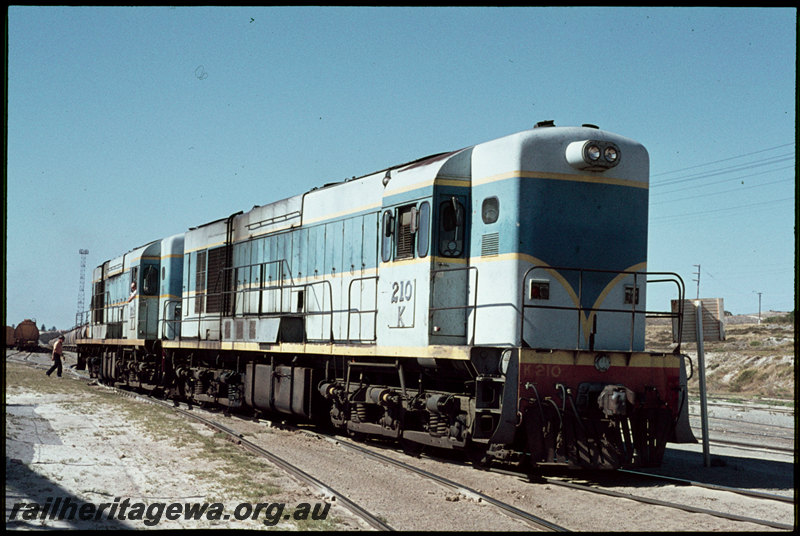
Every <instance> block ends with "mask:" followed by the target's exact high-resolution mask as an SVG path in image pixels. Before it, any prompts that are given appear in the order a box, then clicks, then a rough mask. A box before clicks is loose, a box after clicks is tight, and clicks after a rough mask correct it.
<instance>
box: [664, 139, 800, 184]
mask: <svg viewBox="0 0 800 536" xmlns="http://www.w3.org/2000/svg"><path fill="white" fill-rule="evenodd" d="M794 145H795V144H794V143H785V144H783V145H776V146H775V147H768V148H767V149H761V150H758V151H753V152H750V153H745V154H740V155H736V156H730V157H728V158H723V159H721V160H714V161H713V162H706V163H705V164H697V165H695V166H689V167H685V168H681V169H673V170H672V171H662V172H661V173H655V174H653V175H651V178H652V177H660V176H662V175H670V174H672V173H680V172H682V171H688V170H690V169H697V168H701V167H703V166H711V165H713V164H719V163H720V162H727V161H729V160H735V159H737V158H745V157H747V156H753V155H754V154H760V153H765V152H767V151H774V150H775V149H782V148H784V147H794Z"/></svg>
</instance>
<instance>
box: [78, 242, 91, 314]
mask: <svg viewBox="0 0 800 536" xmlns="http://www.w3.org/2000/svg"><path fill="white" fill-rule="evenodd" d="M78 253H80V255H81V280H80V284H79V285H78V312H76V313H75V325H76V326H79V325H80V324H81V317H82V315H83V307H84V299H83V290H84V287H85V286H86V256H87V255H88V254H89V250H88V249H80V250H78Z"/></svg>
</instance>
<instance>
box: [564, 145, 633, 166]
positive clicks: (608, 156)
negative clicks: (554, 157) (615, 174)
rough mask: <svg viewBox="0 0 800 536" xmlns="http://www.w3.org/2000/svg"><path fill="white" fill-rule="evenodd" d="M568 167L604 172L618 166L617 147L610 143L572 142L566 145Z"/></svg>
mask: <svg viewBox="0 0 800 536" xmlns="http://www.w3.org/2000/svg"><path fill="white" fill-rule="evenodd" d="M566 156H567V162H568V163H569V165H570V166H572V167H574V168H577V169H581V170H588V171H604V170H606V169H610V168H612V167H614V166H616V165H617V164H619V158H620V153H619V147H617V146H616V145H615V144H614V143H612V142H610V141H596V140H584V141H573V142H572V143H570V144H569V145H567V153H566Z"/></svg>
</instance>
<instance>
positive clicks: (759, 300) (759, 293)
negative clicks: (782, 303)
mask: <svg viewBox="0 0 800 536" xmlns="http://www.w3.org/2000/svg"><path fill="white" fill-rule="evenodd" d="M753 292H755V293H756V294H758V323H759V324H761V295H762V294H763V292H756V291H755V290H754V291H753Z"/></svg>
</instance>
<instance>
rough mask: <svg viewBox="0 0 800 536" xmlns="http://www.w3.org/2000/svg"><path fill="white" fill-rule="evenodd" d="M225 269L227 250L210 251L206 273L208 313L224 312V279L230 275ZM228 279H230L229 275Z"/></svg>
mask: <svg viewBox="0 0 800 536" xmlns="http://www.w3.org/2000/svg"><path fill="white" fill-rule="evenodd" d="M224 267H225V248H216V249H209V250H208V271H207V272H206V275H207V280H206V284H207V287H208V292H207V294H206V312H207V313H219V312H222V300H223V292H224V290H225V287H224V284H223V283H224V281H223V277H225V276H226V275H228V273H227V272H225V271H224V270H223V268H224ZM228 277H230V276H229V275H228Z"/></svg>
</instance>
